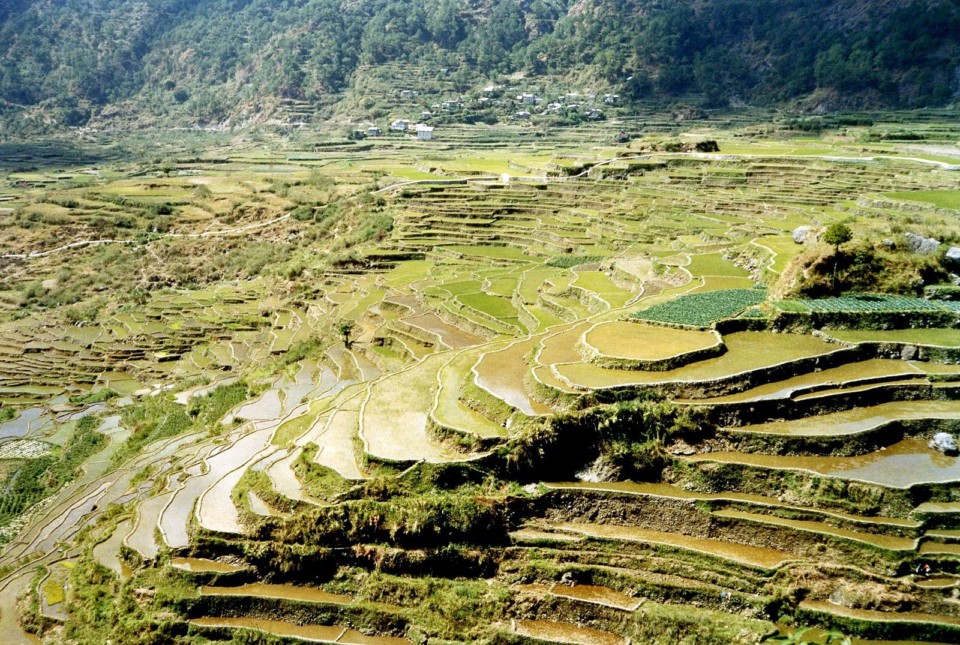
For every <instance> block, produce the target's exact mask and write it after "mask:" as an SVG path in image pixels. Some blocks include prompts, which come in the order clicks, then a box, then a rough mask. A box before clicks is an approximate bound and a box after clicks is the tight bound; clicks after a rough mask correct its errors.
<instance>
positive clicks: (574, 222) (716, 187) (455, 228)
mask: <svg viewBox="0 0 960 645" xmlns="http://www.w3.org/2000/svg"><path fill="white" fill-rule="evenodd" d="M240 4H242V3H240ZM255 4H256V3H255ZM278 4H280V3H278ZM300 4H303V3H292V5H297V6H299V5H300ZM360 4H363V3H360ZM481 4H482V3H481ZM707 4H710V3H707ZM748 4H749V3H748ZM761 4H762V3H761ZM934 4H936V3H934ZM311 6H312V5H311ZM565 6H566V5H565ZM291 10H292V9H291ZM527 10H528V9H527V8H524V11H527ZM529 10H530V11H533V9H529ZM7 11H8V10H6V9H4V10H2V11H0V23H2V22H3V20H4V19H5V18H6V16H5V12H7ZM11 11H15V10H11ZM277 11H280V9H277ZM345 11H347V10H346V9H345ZM350 11H353V9H350ZM437 11H438V12H439V11H440V10H439V9H437ZM477 11H480V9H477ZM11 15H12V14H11ZM574 15H576V14H574ZM951 15H953V14H951ZM210 19H211V20H212V18H210ZM10 20H12V18H10ZM329 20H333V18H329ZM584 20H585V19H584ZM324 24H326V23H324ZM378 24H379V23H378ZM577 24H579V23H577ZM214 29H216V28H214ZM223 29H227V27H226V26H223ZM344 29H346V27H344ZM378 29H379V27H378ZM24 33H28V32H27V31H24ZM30 33H32V32H30ZM251 33H253V32H251ZM384 33H385V34H387V35H385V36H384V38H385V39H387V40H384V43H385V44H383V45H382V47H384V48H385V49H386V48H388V45H389V42H392V41H389V38H388V36H389V30H386V31H385V32H384ZM471 33H472V32H471ZM577 33H579V32H577ZM954 36H955V34H954ZM207 37H208V38H214V36H212V35H208V36H207ZM250 37H251V38H253V37H254V36H250ZM364 37H365V38H366V36H364ZM571 37H572V36H571ZM597 37H598V38H599V36H597ZM118 38H119V36H118ZM464 38H466V36H464ZM531 38H532V36H531ZM931 38H933V37H932V36H931ZM468 41H469V39H467V40H464V42H468ZM238 42H239V44H237V45H236V46H237V47H238V48H240V49H241V50H242V48H243V47H244V45H243V43H242V42H240V41H238ZM364 42H365V43H366V42H368V41H367V40H364ZM469 42H473V41H469ZM530 42H531V43H532V44H530V45H529V47H531V48H532V47H534V45H536V43H537V42H540V41H535V40H531V41H530ZM524 43H526V41H524ZM451 46H452V45H451ZM479 46H480V45H478V47H479ZM524 46H525V47H526V46H527V45H526V44H525V45H524ZM918 46H919V45H918ZM517 47H519V45H517V46H516V47H515V48H514V49H513V50H512V51H513V52H514V59H511V60H514V62H516V60H517V58H516V56H517V54H516V52H525V51H527V50H525V49H522V48H519V49H518V48H517ZM544 47H546V45H544ZM378 51H379V50H378ZM458 51H459V50H458ZM530 51H534V50H533V49H531V50H530ZM537 51H540V50H537ZM544 51H546V50H544ZM830 51H833V50H830ZM461 53H462V52H461ZM201 54H202V52H201ZM201 54H196V55H198V56H199V55H201ZM184 56H187V54H184ZM371 56H373V58H370V59H369V60H368V59H367V58H363V57H361V58H358V59H357V62H356V65H355V66H354V67H353V68H351V74H352V75H350V76H349V82H347V81H344V83H346V85H345V86H344V87H342V88H341V89H340V90H339V91H338V92H337V93H331V94H329V95H328V94H323V96H324V97H325V98H323V99H322V100H321V99H317V100H316V101H312V100H311V101H308V100H306V99H303V98H283V99H282V100H279V101H278V102H276V103H275V104H271V105H270V107H269V109H270V110H272V112H271V113H270V117H269V119H267V118H263V119H260V118H259V117H258V116H257V115H256V114H255V112H256V110H254V109H253V108H249V110H252V111H249V112H242V114H243V115H245V117H244V118H247V117H249V118H248V119H247V120H246V121H243V122H242V123H240V122H239V117H236V115H238V114H241V112H240V111H234V112H230V114H231V115H233V116H231V117H230V118H226V117H224V118H223V119H221V120H220V121H206V120H204V119H201V118H199V117H198V118H197V122H198V123H200V125H195V126H184V125H182V124H180V123H181V122H180V121H176V119H174V117H169V115H170V114H174V115H176V114H179V113H178V112H176V110H177V109H180V108H178V107H177V105H181V104H182V105H183V106H184V107H183V109H184V110H188V111H189V110H200V109H201V108H203V109H210V110H212V109H213V108H211V107H210V105H212V104H209V105H208V103H209V101H215V97H214V98H209V97H206V98H204V97H202V96H201V95H200V94H198V90H197V89H196V87H199V86H195V85H189V86H188V85H187V83H188V82H193V80H192V77H185V78H184V80H183V85H182V86H181V85H177V84H176V83H174V81H173V80H171V81H170V83H173V85H170V86H169V87H168V88H166V89H163V90H162V91H163V92H168V93H171V96H172V93H173V92H174V88H180V87H189V88H190V92H189V93H188V92H187V90H185V89H184V90H181V91H183V92H184V94H185V95H186V97H184V96H182V95H181V96H180V97H179V98H176V99H175V100H174V99H173V98H169V99H168V98H163V99H162V100H163V101H169V106H168V107H169V110H173V111H172V112H169V114H168V113H167V112H164V110H167V109H168V108H167V107H163V105H167V104H162V101H161V99H159V98H156V96H159V95H154V94H150V92H152V91H153V90H149V89H144V90H143V92H145V93H141V94H136V93H131V94H128V95H125V96H127V99H125V100H129V101H133V103H122V102H119V100H114V99H112V98H111V99H110V101H113V102H110V101H107V100H106V99H104V100H103V102H102V103H101V104H99V105H100V107H98V108H96V110H100V112H96V110H95V111H94V113H93V116H90V115H88V116H89V117H90V121H89V125H82V124H81V125H77V124H72V123H71V122H70V121H69V119H67V120H66V121H63V119H66V117H65V116H64V115H66V114H67V112H64V110H67V108H68V107H69V105H73V104H69V105H68V104H67V103H63V104H61V103H57V102H56V101H54V100H53V99H50V100H48V101H47V102H46V103H44V102H42V101H39V99H38V101H37V102H36V106H39V107H36V110H38V112H36V114H40V113H41V112H42V114H45V115H48V116H49V115H55V117H50V118H51V119H54V118H55V119H60V120H61V121H62V123H61V122H60V121H58V122H57V123H53V122H52V121H51V122H47V123H46V125H45V126H44V127H41V126H40V125H38V124H39V123H40V120H42V118H45V117H38V116H36V114H33V116H31V113H29V110H27V108H26V107H24V106H23V105H19V104H16V102H15V101H13V100H12V99H11V100H9V101H8V100H6V99H4V100H5V102H4V107H2V108H0V124H6V125H7V128H8V129H6V130H4V129H2V128H0V489H2V495H0V640H2V641H3V642H4V643H10V644H14V645H19V644H37V643H114V644H118V645H121V644H127V643H171V644H183V645H186V644H192V645H202V644H211V643H238V644H239V643H246V644H254V643H256V644H264V645H274V644H280V643H304V642H307V643H338V644H348V645H394V644H396V645H401V644H404V643H410V644H426V643H430V644H453V643H489V644H494V643H497V644H515V645H527V644H529V645H536V644H541V643H566V644H576V645H608V644H609V645H627V644H634V645H636V644H642V643H691V644H692V643H698V644H702V643H703V644H705V643H718V644H719V643H760V642H765V643H817V644H820V645H826V644H828V643H835V644H837V643H860V644H870V643H877V644H881V643H887V644H892V643H904V644H907V643H958V642H960V456H958V450H957V437H958V435H960V286H958V285H960V277H958V274H960V119H958V113H957V110H956V104H954V105H953V106H950V105H948V106H947V107H923V106H922V105H909V106H907V107H902V106H897V107H896V108H890V109H881V108H879V107H871V106H869V105H868V106H863V104H860V107H857V108H856V109H854V108H850V109H849V110H846V109H844V110H841V109H839V108H838V109H836V110H832V111H828V110H819V109H818V110H809V109H801V107H802V106H801V107H798V106H797V105H793V106H792V107H791V108H790V109H786V108H785V109H779V108H777V109H775V108H772V107H765V105H767V104H760V106H759V107H752V106H748V105H745V104H743V105H741V104H739V103H737V102H736V101H733V100H731V101H727V103H726V104H724V105H722V106H719V107H718V106H716V105H713V104H712V103H711V100H710V97H711V95H710V91H711V90H710V88H709V87H708V86H707V85H703V87H700V88H699V89H698V88H696V87H692V89H690V94H682V95H680V96H682V97H685V98H681V99H676V100H672V101H665V100H652V99H651V100H637V101H627V100H621V98H620V96H619V95H615V94H613V93H608V94H604V93H603V92H593V93H591V92H589V91H588V90H589V88H588V87H587V85H588V84H587V81H583V80H582V79H580V78H579V77H573V76H569V75H567V76H559V75H557V74H553V75H551V70H550V69H549V64H548V63H546V62H543V61H545V60H548V58H549V57H546V58H543V59H542V60H540V59H537V58H536V57H535V56H533V55H532V54H531V58H530V60H532V61H534V63H536V61H537V60H540V62H541V63H542V65H547V66H548V67H547V68H545V69H543V70H540V73H539V74H540V75H539V76H534V75H532V73H531V75H530V76H524V74H523V73H521V72H515V73H513V74H490V75H487V76H484V75H482V74H480V73H479V72H476V71H475V70H473V69H472V68H471V69H470V70H468V71H462V72H458V71H456V70H457V69H458V68H457V67H456V66H455V65H450V69H449V70H448V67H447V65H444V67H443V69H442V70H438V68H439V64H437V61H436V60H433V59H427V62H422V64H421V63H418V62H417V61H416V60H406V59H402V60H400V59H397V60H394V59H390V60H380V59H377V58H376V56H374V55H373V54H371ZM382 56H387V54H382ZM438 56H439V55H438ZM451 56H452V54H451ZM544 56H546V54H544ZM851 56H852V55H851ZM401 58H402V57H401ZM268 59H269V57H267V58H265V59H264V60H265V61H266V60H268ZM467 59H469V56H468V58H467ZM467 59H465V60H467ZM437 60H439V61H446V60H452V59H448V58H442V57H441V58H439V59H437ZM477 60H478V61H481V60H482V56H481V57H480V58H478V59H477ZM598 60H599V59H598ZM709 60H710V59H708V56H707V54H704V55H703V56H702V57H700V58H698V59H697V61H698V62H697V63H696V64H697V65H701V63H702V61H707V62H709ZM822 60H826V58H823V57H822V56H821V57H818V58H817V61H818V62H817V70H818V71H817V79H818V80H817V82H818V83H821V85H822V84H823V83H826V82H827V81H826V80H823V79H826V78H827V72H825V71H823V70H824V69H827V67H826V63H822V62H821V61H822ZM851 60H853V59H852V58H851ZM371 61H373V62H371ZM261 62H263V61H261ZM171 64H173V63H171ZM264 64H266V62H264ZM531 64H533V63H531ZM597 64H600V63H597ZM691 64H692V63H691ZM702 64H707V63H706V62H703V63H702ZM851 64H852V63H851ZM476 65H478V66H481V67H482V62H477V63H476ZM25 69H26V71H24V72H23V73H24V74H28V72H29V69H28V68H25ZM244 69H245V70H246V71H245V72H244V73H249V74H251V76H250V78H251V79H253V80H250V81H249V82H250V83H258V82H260V81H259V80H257V79H258V78H259V77H257V76H256V74H257V73H259V72H256V71H255V70H254V71H251V70H252V69H253V68H250V69H246V68H244ZM325 69H326V68H325ZM691 69H695V70H700V68H699V67H696V68H691ZM5 73H6V72H5ZM284 73H285V74H286V73H287V72H284ZM331 73H332V72H331ZM637 73H638V74H639V72H637ZM659 73H660V74H661V75H665V74H666V72H664V71H661V72H659ZM697 73H698V74H700V72H697ZM784 73H786V72H784ZM237 74H239V72H238V73H237ZM169 76H170V78H175V77H176V75H175V74H173V73H172V72H171V73H170V75H169ZM701 76H702V75H701ZM701 76H695V78H696V79H701ZM228 77H229V78H240V76H236V77H234V76H229V75H227V76H224V78H228ZM24 78H26V76H25V77H24ZM244 78H246V77H244ZM278 78H279V77H278ZM286 78H287V77H286V76H283V77H282V79H286ZM531 78H534V79H536V82H537V83H538V85H537V86H536V89H535V90H534V89H531V91H530V93H529V94H528V93H527V89H528V88H529V87H530V85H531V84H532V83H533V81H531V80H530V79H531ZM657 78H660V77H656V75H655V78H654V80H653V81H651V83H654V81H657ZM663 78H665V76H663ZM692 78H693V77H692ZM930 78H932V79H933V80H932V81H931V83H933V81H936V80H937V79H939V76H935V77H930ZM282 79H281V80H282ZM489 79H494V80H495V81H496V82H494V81H492V80H489ZM632 79H633V77H631V79H628V80H630V81H631V82H632ZM701 80H702V79H701ZM901 80H902V81H903V82H904V83H906V82H907V81H906V80H903V79H902V78H901ZM8 82H9V83H12V81H10V80H9V79H7V78H6V77H3V78H0V90H2V89H3V87H5V85H4V83H8ZM51 82H52V81H51ZM177 82H180V81H177ZM230 82H232V81H230ZM278 82H279V81H278ZM317 82H318V83H319V82H320V81H317ZM327 82H328V80H324V83H327ZM330 82H332V81H330ZM623 82H624V83H626V81H623ZM657 82H660V81H657ZM691 82H693V81H691ZM697 82H700V81H697ZM703 82H704V83H706V81H703ZM758 82H759V81H758ZM304 83H306V81H304ZM578 83H580V84H578ZM934 84H935V83H934ZM144 87H145V88H149V87H150V85H149V84H145V85H144ZM157 87H160V88H162V87H163V86H162V85H159V84H158V85H157ZM238 87H241V88H242V87H245V86H244V85H243V84H241V85H240V86H238ZM324 87H326V85H324ZM590 87H593V86H592V85H590ZM651 87H660V86H659V85H656V83H654V85H651ZM758 87H759V86H758ZM884 87H886V86H884ZM404 88H410V89H404ZM575 90H576V91H578V92H580V93H579V94H576V96H580V97H581V98H580V99H577V100H578V101H580V102H581V103H582V104H583V105H582V106H579V105H574V107H570V105H572V101H573V100H574V99H571V98H569V97H571V96H574V95H575V94H574V91H575ZM157 91H158V92H159V91H161V90H159V89H158V90H157ZM237 91H238V92H240V91H241V90H237ZM276 91H277V92H278V93H279V95H284V92H286V93H287V94H291V95H296V94H297V92H296V91H294V89H289V88H287V89H284V88H283V87H281V88H279V89H277V90H276ZM638 91H639V90H638ZM650 91H651V92H655V91H659V90H653V89H651V90H650ZM758 91H759V90H758ZM534 94H536V96H534ZM4 96H12V95H11V94H6V95H5V94H3V92H2V91H0V97H4ZM111 96H113V95H111ZM164 96H166V95H164ZM298 96H299V95H298ZM374 96H375V97H377V98H376V100H374V99H373V98H370V97H374ZM453 96H462V97H464V98H462V99H457V100H448V101H446V103H443V102H441V101H442V100H443V99H445V98H448V97H453ZM528 96H529V97H530V98H529V100H528ZM541 96H542V97H543V98H542V99H541ZM871 96H873V95H871ZM564 97H566V98H564ZM691 97H693V98H691ZM148 98H149V101H154V99H156V101H160V103H157V104H156V105H154V106H153V108H151V109H155V110H156V112H154V113H152V114H155V115H159V116H157V117H156V118H157V119H158V121H156V122H151V123H149V124H146V125H145V124H143V123H140V122H138V121H136V120H135V119H139V118H140V117H139V116H137V117H135V119H134V120H124V119H126V118H127V116H122V115H121V116H118V114H119V112H117V113H113V115H112V116H111V113H110V110H116V111H122V109H127V108H130V109H132V108H131V106H140V105H141V104H140V103H137V101H141V100H142V101H147V99H148ZM181 98H182V100H181ZM922 98H923V99H924V100H926V99H927V98H929V99H930V100H929V103H928V105H947V99H948V97H946V96H942V97H941V96H940V95H936V96H933V97H932V98H931V97H926V96H924V97H922ZM693 99H696V100H693ZM934 99H942V100H939V102H937V101H936V100H934ZM23 100H26V99H23ZM57 100H59V99H57ZM258 100H259V99H258ZM554 100H555V101H557V102H558V103H556V104H557V105H561V102H562V103H563V106H564V107H563V110H566V112H562V114H567V115H568V116H569V115H570V114H573V113H574V112H575V113H576V114H577V115H578V116H576V117H575V118H574V117H573V116H569V118H567V117H564V118H560V117H558V116H556V115H557V114H561V110H560V109H559V108H558V109H556V110H553V111H552V112H551V110H552V108H549V107H548V105H547V104H548V103H549V104H550V105H553V103H552V101H554ZM917 100H920V99H917ZM954 100H956V98H954ZM51 101H52V102H51ZM203 101H207V102H208V103H203ZM447 103H450V104H451V105H447ZM540 103H543V106H540ZM740 103H742V101H741V102H740ZM30 105H34V104H33V103H31V104H30ZM65 105H66V106H67V107H64V106H65ZM76 105H79V106H81V107H82V106H83V105H88V103H84V102H83V101H81V102H80V103H77V104H76ZM90 105H94V103H90ZM249 105H253V99H251V103H250V104H249ZM437 105H439V106H440V107H437ZM701 105H706V106H707V107H700V106H701ZM847 105H850V104H847ZM925 105H927V104H925ZM123 106H125V107H123ZM204 106H206V107H204ZM248 107H249V106H247V107H244V108H243V110H247V109H248ZM806 107H809V106H806ZM574 108H575V109H574ZM908 108H909V109H908ZM69 109H73V110H79V109H81V108H80V107H73V108H69ZM91 109H92V108H91ZM137 109H140V108H137ZM143 109H146V108H143ZM223 109H224V110H227V108H223ZM231 109H232V108H231ZM238 109H239V108H238ZM256 109H257V110H259V109H260V107H257V108H256ZM264 109H265V110H266V109H267V108H264ZM431 109H433V113H432V114H431V112H430V111H429V110H431ZM355 113H356V114H362V115H363V116H362V118H355V116H354V114H355ZM421 113H422V114H421ZM138 114H139V113H138ZM191 114H192V113H191ZM198 114H199V112H198ZM204 114H206V112H204ZM411 114H412V115H414V116H415V115H416V114H421V116H422V120H423V121H425V122H428V123H430V125H429V126H425V125H422V124H421V126H422V127H419V128H418V129H414V128H413V127H412V126H410V125H409V124H408V122H407V121H401V117H404V116H407V115H411ZM167 117H169V118H170V119H172V120H170V121H164V120H163V119H166V118H167ZM112 118H116V119H119V120H115V121H111V120H110V119H112ZM178 118H179V117H178ZM191 118H192V117H191ZM234 118H236V119H237V120H235V121H232V122H231V121H230V119H234ZM31 119H33V120H32V121H31ZM258 119H259V120H258ZM63 123H65V124H66V125H67V126H69V127H59V126H60V125H62V124H63ZM84 123H86V121H84ZM401 123H402V124H403V125H402V127H401V125H400V124H401ZM111 124H113V125H111ZM177 124H180V125H177ZM54 126H57V127H54ZM174 126H176V127H174ZM17 128H20V129H19V130H18V129H17Z"/></svg>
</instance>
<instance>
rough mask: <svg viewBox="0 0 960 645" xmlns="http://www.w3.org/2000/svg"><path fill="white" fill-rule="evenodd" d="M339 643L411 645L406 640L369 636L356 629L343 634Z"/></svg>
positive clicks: (349, 644)
mask: <svg viewBox="0 0 960 645" xmlns="http://www.w3.org/2000/svg"><path fill="white" fill-rule="evenodd" d="M337 643H342V644H343V645H404V644H409V643H410V641H408V640H407V639H406V638H396V637H394V636H367V635H366V634H364V633H362V632H358V631H357V630H355V629H348V630H346V631H345V632H343V636H341V637H340V640H338V641H337Z"/></svg>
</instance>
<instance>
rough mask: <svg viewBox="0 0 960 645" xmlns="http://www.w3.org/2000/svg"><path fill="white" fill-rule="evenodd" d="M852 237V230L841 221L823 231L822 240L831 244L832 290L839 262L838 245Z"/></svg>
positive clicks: (835, 285)
mask: <svg viewBox="0 0 960 645" xmlns="http://www.w3.org/2000/svg"><path fill="white" fill-rule="evenodd" d="M851 239H853V231H851V230H850V227H849V226H847V225H846V224H844V223H842V222H837V223H835V224H831V225H830V226H828V227H827V230H826V231H824V233H823V241H824V242H826V243H827V244H832V245H833V278H832V282H833V290H834V291H836V290H837V264H839V262H840V258H839V256H840V245H841V244H846V243H847V242H849V241H850V240H851Z"/></svg>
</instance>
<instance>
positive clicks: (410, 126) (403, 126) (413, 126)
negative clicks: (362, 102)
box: [356, 119, 433, 141]
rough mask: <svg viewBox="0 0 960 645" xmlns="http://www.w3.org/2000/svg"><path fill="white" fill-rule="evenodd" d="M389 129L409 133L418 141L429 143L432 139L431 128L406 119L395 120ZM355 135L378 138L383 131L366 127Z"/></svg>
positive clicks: (373, 127) (372, 126)
mask: <svg viewBox="0 0 960 645" xmlns="http://www.w3.org/2000/svg"><path fill="white" fill-rule="evenodd" d="M390 129H391V130H392V131H394V132H411V133H413V134H414V135H415V136H416V138H417V139H419V140H420V141H430V140H431V139H433V127H432V126H429V125H427V124H426V123H411V122H410V121H408V120H407V119H396V120H395V121H393V122H392V123H390ZM356 132H357V133H359V134H362V135H363V136H364V137H379V136H382V135H383V130H381V129H380V126H378V125H370V126H367V127H366V129H364V128H360V129H358V130H356Z"/></svg>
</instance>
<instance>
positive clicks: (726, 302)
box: [632, 289, 767, 327]
mask: <svg viewBox="0 0 960 645" xmlns="http://www.w3.org/2000/svg"><path fill="white" fill-rule="evenodd" d="M766 295H767V293H766V291H765V290H763V289H726V290H723V291H709V292H706V293H694V294H689V295H685V296H680V297H679V298H677V299H675V300H670V301H668V302H664V303H662V304H659V305H654V306H653V307H650V308H649V309H644V310H643V311H638V312H636V313H634V314H633V315H632V317H633V318H637V319H639V320H650V321H653V322H663V323H672V324H677V325H691V326H694V327H708V326H710V325H711V324H713V323H715V322H717V321H718V320H724V319H726V318H732V317H733V316H736V315H737V314H739V313H740V312H742V311H743V310H745V309H747V308H748V307H752V306H754V305H758V304H760V303H761V302H763V301H764V299H766Z"/></svg>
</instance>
